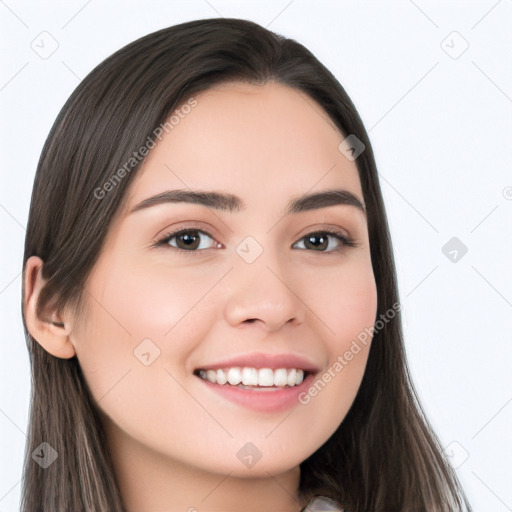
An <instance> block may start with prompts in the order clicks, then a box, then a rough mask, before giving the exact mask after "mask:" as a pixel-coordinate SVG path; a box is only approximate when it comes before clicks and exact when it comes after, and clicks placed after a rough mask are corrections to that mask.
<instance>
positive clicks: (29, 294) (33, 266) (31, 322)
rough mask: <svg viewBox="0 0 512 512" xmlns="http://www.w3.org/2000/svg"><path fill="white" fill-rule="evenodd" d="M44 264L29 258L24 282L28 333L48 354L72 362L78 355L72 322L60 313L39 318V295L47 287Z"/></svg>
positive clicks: (36, 259)
mask: <svg viewBox="0 0 512 512" xmlns="http://www.w3.org/2000/svg"><path fill="white" fill-rule="evenodd" d="M42 269H43V261H42V260H41V258H39V257H37V256H31V257H30V258H28V260H27V262H26V264H25V275H24V282H23V311H24V315H25V324H26V326H27V330H28V332H29V333H30V335H31V336H32V338H34V340H36V341H37V342H38V343H39V344H40V345H41V346H42V347H43V348H44V349H45V350H46V351H47V352H49V353H50V354H52V355H53V356H55V357H60V358H62V359H69V358H71V357H73V356H75V355H76V352H75V347H74V346H73V344H72V343H71V340H70V337H69V334H70V333H71V325H70V320H71V319H68V321H67V322H66V321H65V319H64V318H62V317H61V316H59V315H58V314H57V312H55V311H51V312H50V313H49V315H48V316H46V314H45V313H42V314H41V316H42V317H39V316H38V315H37V303H38V300H39V294H40V292H41V290H42V288H43V286H44V279H43V277H42Z"/></svg>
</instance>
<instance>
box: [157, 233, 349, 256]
mask: <svg viewBox="0 0 512 512" xmlns="http://www.w3.org/2000/svg"><path fill="white" fill-rule="evenodd" d="M204 236H206V237H207V238H209V239H210V240H211V242H210V243H208V242H205V243H202V240H201V239H202V238H203V237H204ZM330 239H334V242H331V241H330ZM303 240H304V243H303V247H298V245H299V244H300V243H301V242H302V241H303ZM172 241H175V242H174V243H171V242H172ZM357 245H358V244H357V243H356V242H354V241H353V240H351V239H350V238H348V237H347V236H346V235H344V234H343V233H341V232H337V231H315V232H313V233H309V234H308V235H306V236H304V237H302V238H301V239H300V240H299V241H298V242H295V243H294V244H293V245H292V247H294V248H298V249H309V250H312V251H313V252H324V253H333V252H341V251H343V249H345V247H357ZM152 246H153V247H161V246H171V247H172V248H173V249H176V250H177V251H181V252H189V253H190V252H199V250H206V249H212V248H221V247H222V244H220V243H219V242H217V241H216V240H215V239H214V238H213V237H212V236H211V235H210V234H209V233H207V232H206V231H203V230H201V229H195V228H189V229H180V230H178V231H174V232H173V233H167V234H166V235H164V236H163V237H162V238H161V239H159V240H157V241H156V242H155V243H154V244H153V245H152Z"/></svg>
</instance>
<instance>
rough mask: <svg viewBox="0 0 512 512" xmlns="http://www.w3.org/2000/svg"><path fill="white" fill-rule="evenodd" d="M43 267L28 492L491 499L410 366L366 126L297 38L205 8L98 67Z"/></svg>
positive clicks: (292, 506)
mask: <svg viewBox="0 0 512 512" xmlns="http://www.w3.org/2000/svg"><path fill="white" fill-rule="evenodd" d="M23 283H24V285H23V297H24V299H23V319H24V326H25V332H26V336H27V343H28V348H29V352H30V358H31V365H32V379H33V382H32V397H31V400H32V401H31V411H30V420H29V437H28V442H27V450H26V463H25V468H24V482H23V492H22V507H21V508H22V510H23V511H24V512H29V511H30V512H34V511H44V512H50V511H51V512H56V511H59V512H64V511H70V510H74V511H78V510H84V511H85V510H91V511H92V510H94V511H95V512H100V511H101V512H107V511H108V512H112V511H128V512H149V511H159V512H164V511H166V512H167V511H169V512H175V511H183V512H186V511H189V512H193V511H200V512H203V511H208V512H217V511H222V512H227V511H238V510H240V509H243V510H245V511H246V512H252V511H256V510H258V511H261V510H273V511H280V512H299V511H301V510H308V511H310V512H312V511H314V510H345V511H347V512H348V511H357V512H368V511H370V510H371V511H372V512H384V511H386V512H388V511H394V512H413V511H415V512H416V511H418V512H419V511H425V512H426V511H428V512H448V511H451V512H454V511H461V510H464V509H467V510H471V509H470V505H469V504H468V502H467V499H466V497H465V495H464V492H463V490H462V489H461V487H460V485H459V483H458V481H457V478H456V475H455V473H454V471H453V470H452V469H451V467H450V466H449V464H448V463H447V461H446V459H445V458H444V456H443V453H442V447H441V446H440V443H439V440H438V438H437V437H436V435H435V433H434V432H433V431H432V429H431V427H430V425H429V423H428V421H427V419H426V418H425V416H424V414H423V412H422V409H421V406H420V404H419V402H418V399H417V396H416V394H415V391H414V387H413V384H412V383H411V381H410V377H409V373H408V370H407V364H406V359H405V354H404V346H403V340H402V331H401V325H400V303H399V299H398V292H397V284H396V277H395V267H394V261H393V254H392V248H391V244H390V237H389V231H388V226H387V220H386V214H385V209H384V205H383V201H382V195H381V191H380V186H379V182H378V176H377V171H376V165H375V161H374V157H373V153H372V149H371V145H370V141H369V140H368V135H367V133H366V131H365V128H364V126H363V124H362V122H361V119H360V117H359V115H358V113H357V111H356V109H355V107H354V105H353V103H352V102H351V100H350V99H349V97H348V96H347V94H346V92H345V91H344V89H343V87H342V86H341V85H340V84H339V82H338V81H337V80H336V79H335V77H334V76H333V75H332V74H331V73H330V72H329V71H328V70H327V69H326V68H325V67H324V66H323V65H322V64H321V63H320V62H319V61H318V60H317V59H316V58H315V57H314V56H313V55H312V54H311V53H310V52H309V51H308V50H307V49H306V48H304V47H303V46H302V45H300V44H298V43H297V42H295V41H293V40H291V39H286V38H284V37H281V36H279V35H277V34H274V33H272V32H270V31H268V30H266V29H264V28H262V27H261V26H259V25H257V24H255V23H252V22H249V21H245V20H239V19H207V20H197V21H191V22H187V23H183V24H180V25H176V26H173V27H170V28H166V29H164V30H160V31H158V32H155V33H153V34H150V35H148V36H146V37H143V38H141V39H139V40H137V41H135V42H133V43H131V44H129V45H127V46H126V47H124V48H122V49H121V50H119V51H118V52H116V53H115V54H114V55H112V56H111V57H109V58H108V59H106V60H105V61H104V62H102V63H101V64H100V65H99V66H98V67H97V68H96V69H94V70H93V71H92V72H91V73H90V74H89V75H88V76H87V77H86V78H85V79H84V80H83V81H82V83H81V84H80V85H79V86H78V87H77V89H76V90H75V91H74V93H73V94H72V95H71V97H70V98H69V100H68V101H67V103H66V104H65V106H64V107H63V109H62V111H61V113H60V114H59V116H58V118H57V120H56V121H55V124H54V126H53V128H52V130H51V132H50V134H49V137H48V139H47V141H46V144H45V146H44V148H43V151H42V155H41V159H40V162H39V166H38V169H37V173H36V178H35V182H34V188H33V195H32V201H31V206H30V213H29V222H28V228H27V235H26V245H25V254H24V277H23ZM464 507H466V508H464Z"/></svg>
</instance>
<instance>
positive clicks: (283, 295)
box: [225, 257, 307, 331]
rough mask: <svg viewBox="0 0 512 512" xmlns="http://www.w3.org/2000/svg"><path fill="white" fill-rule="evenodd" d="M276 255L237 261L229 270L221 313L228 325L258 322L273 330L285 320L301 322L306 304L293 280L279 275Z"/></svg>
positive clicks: (295, 323) (296, 323)
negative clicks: (227, 293) (231, 270)
mask: <svg viewBox="0 0 512 512" xmlns="http://www.w3.org/2000/svg"><path fill="white" fill-rule="evenodd" d="M276 262H277V259H276V258H273V259H271V258H263V257H261V258H259V259H258V260H256V261H255V262H253V263H250V264H248V263H246V262H244V261H239V262H238V264H237V265H235V268H234V271H233V272H231V276H230V280H231V285H230V286H229V290H230V292H229V294H230V295H229V297H228V301H227V303H226V309H225V317H226V320H227V322H228V323H229V325H231V326H234V327H236V326H238V325H241V324H244V323H245V324H260V325H261V326H262V327H263V328H264V329H265V330H267V331H275V330H278V329H280V328H281V327H282V326H283V325H285V324H293V325H299V324H301V323H303V322H304V319H305V315H306V308H307V306H306V304H305V303H304V302H303V298H301V297H300V293H299V292H298V291H297V290H296V289H294V288H298V286H297V284H295V286H294V281H293V279H291V278H290V277H289V275H290V273H289V272H288V274H287V275H288V277H287V276H285V275H283V272H282V271H281V270H282V269H281V267H280V266H279V265H278V264H277V263H276Z"/></svg>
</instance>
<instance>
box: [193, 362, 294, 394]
mask: <svg viewBox="0 0 512 512" xmlns="http://www.w3.org/2000/svg"><path fill="white" fill-rule="evenodd" d="M197 375H198V376H199V377H201V378H202V379H204V380H207V381H209V382H212V383H214V384H220V385H231V386H237V387H239V388H242V389H250V388H263V387H265V388H272V387H274V388H277V387H285V386H288V387H293V386H297V385H299V384H300V383H301V382H302V381H303V380H304V371H303V370H301V369H297V368H277V369H275V370H273V369H272V368H251V367H244V368H239V367H233V368H224V369H217V370H211V369H208V370H198V372H197Z"/></svg>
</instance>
